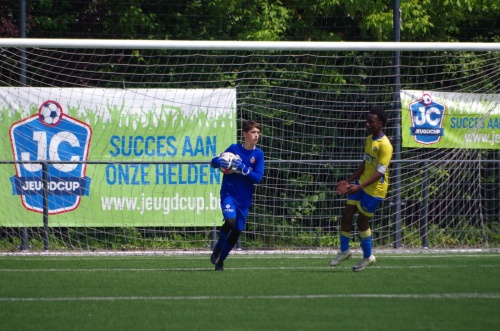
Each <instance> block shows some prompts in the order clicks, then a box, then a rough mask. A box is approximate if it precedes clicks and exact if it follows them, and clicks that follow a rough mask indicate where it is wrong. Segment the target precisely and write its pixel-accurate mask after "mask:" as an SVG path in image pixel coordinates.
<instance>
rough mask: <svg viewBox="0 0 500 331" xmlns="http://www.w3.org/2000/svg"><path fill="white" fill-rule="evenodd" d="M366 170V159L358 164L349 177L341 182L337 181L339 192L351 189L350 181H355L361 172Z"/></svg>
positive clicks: (342, 192)
mask: <svg viewBox="0 0 500 331" xmlns="http://www.w3.org/2000/svg"><path fill="white" fill-rule="evenodd" d="M363 171H365V161H363V162H361V163H360V164H359V165H358V168H357V169H356V170H355V171H354V172H353V173H352V175H350V176H349V177H347V179H345V180H341V181H340V182H338V183H337V194H344V193H346V192H347V190H348V189H349V186H350V183H351V182H353V181H355V180H356V179H358V178H359V176H361V174H362V173H363Z"/></svg>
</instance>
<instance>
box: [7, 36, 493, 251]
mask: <svg viewBox="0 0 500 331" xmlns="http://www.w3.org/2000/svg"><path fill="white" fill-rule="evenodd" d="M0 82H1V83H0V85H1V86H0V107H1V115H0V116H1V122H0V130H1V132H2V137H3V139H2V141H1V143H0V144H1V145H0V146H1V148H0V185H1V187H2V190H1V192H0V194H1V201H2V202H3V204H2V205H3V208H2V209H1V210H0V213H1V216H0V250H1V251H15V250H19V249H21V250H25V249H31V250H40V251H42V250H51V251H66V250H70V251H81V250H83V251H137V250H147V251H158V252H162V251H165V250H171V249H184V250H187V251H196V250H206V249H208V248H210V246H211V245H213V242H214V238H215V233H216V231H217V229H218V227H219V226H220V225H222V214H221V211H220V206H219V188H220V182H221V178H222V177H221V176H222V175H221V173H220V172H219V171H218V170H217V171H216V170H214V169H212V168H210V166H209V165H208V163H209V161H210V159H211V158H212V157H214V156H216V155H218V154H219V153H221V152H223V151H224V150H225V148H226V147H228V146H229V144H231V143H236V142H241V137H242V134H241V123H242V121H243V120H246V119H253V120H255V121H257V122H259V123H261V125H262V136H261V139H260V141H259V148H261V149H262V150H263V151H264V153H265V159H266V169H265V175H264V179H263V181H262V183H261V184H259V185H256V187H255V194H254V200H253V206H252V208H251V209H250V214H249V216H248V219H247V225H246V229H245V231H244V232H243V234H242V237H241V239H240V242H239V243H238V247H240V248H241V249H250V250H254V249H274V250H291V249H312V250H325V249H327V250H330V249H332V250H336V249H338V247H339V231H340V219H341V217H342V212H343V208H344V206H345V201H346V197H345V196H339V195H337V194H336V193H335V187H336V183H337V182H338V181H339V180H342V179H346V178H347V177H348V176H349V175H350V174H352V172H353V171H354V170H355V169H356V167H357V165H358V164H359V163H360V162H361V161H362V158H363V144H364V140H365V138H366V136H367V132H366V128H365V120H366V114H367V111H368V110H369V109H370V108H372V107H373V106H375V105H379V106H382V107H383V108H384V109H385V110H386V112H387V114H388V117H389V118H388V122H387V124H386V125H385V128H384V132H385V134H386V135H387V136H388V137H389V138H390V140H391V143H392V144H393V146H394V155H393V158H392V163H391V166H390V178H389V183H390V186H389V193H388V196H387V198H386V199H385V200H384V201H383V202H382V204H381V206H380V207H379V209H378V210H377V212H376V213H375V215H374V217H373V220H372V221H371V223H370V225H371V228H372V231H373V236H374V246H375V249H377V248H378V249H382V248H393V247H395V248H402V247H407V248H422V247H428V248H439V249H441V248H445V249H453V248H487V247H498V245H499V244H500V222H499V219H500V196H499V194H498V187H500V161H499V160H500V157H499V156H500V153H499V149H500V106H499V101H500V44H488V45H485V44H476V45H474V44H468V45H463V44H460V43H456V44H434V45H433V44H425V43H423V44H420V43H414V44H407V43H299V42H295V43H271V42H269V43H267V42H188V41H179V42H175V41H170V42H169V41H163V42H161V41H158V42H151V41H133V40H121V41H114V40H109V41H103V40H64V39H59V40H37V39H30V40H22V39H4V40H2V41H0ZM353 241H354V245H356V243H357V242H358V239H357V230H356V229H355V231H354V232H353Z"/></svg>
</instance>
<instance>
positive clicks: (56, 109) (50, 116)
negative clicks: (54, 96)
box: [38, 100, 63, 126]
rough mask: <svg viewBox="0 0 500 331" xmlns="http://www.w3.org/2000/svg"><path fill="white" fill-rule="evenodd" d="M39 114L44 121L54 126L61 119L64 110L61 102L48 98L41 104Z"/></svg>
mask: <svg viewBox="0 0 500 331" xmlns="http://www.w3.org/2000/svg"><path fill="white" fill-rule="evenodd" d="M38 114H39V116H40V120H41V121H42V123H44V124H47V125H50V126H54V125H57V124H58V123H59V122H60V121H61V118H62V114H63V111H62V107H61V105H60V104H59V103H57V102H55V101H52V100H48V101H45V102H44V103H43V104H42V105H41V106H40V109H39V111H38Z"/></svg>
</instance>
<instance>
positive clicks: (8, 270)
mask: <svg viewBox="0 0 500 331" xmlns="http://www.w3.org/2000/svg"><path fill="white" fill-rule="evenodd" d="M437 268H439V269H443V268H445V269H454V268H500V265H499V264H482V265H455V266H446V265H414V266H376V265H374V266H370V269H437ZM321 269H329V270H336V269H351V267H350V266H345V267H338V266H337V267H330V266H320V267H247V268H240V267H234V268H228V269H227V271H232V270H233V271H241V270H321ZM207 270H213V268H78V269H72V268H50V269H0V273H2V272H5V273H8V272H123V271H127V272H129V271H130V272H146V271H207Z"/></svg>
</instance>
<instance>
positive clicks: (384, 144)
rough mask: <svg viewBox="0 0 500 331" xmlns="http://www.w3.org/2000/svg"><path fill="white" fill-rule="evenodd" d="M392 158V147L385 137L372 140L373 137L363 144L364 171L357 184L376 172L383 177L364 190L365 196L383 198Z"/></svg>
mask: <svg viewBox="0 0 500 331" xmlns="http://www.w3.org/2000/svg"><path fill="white" fill-rule="evenodd" d="M391 158H392V145H391V142H390V141H389V138H387V136H386V135H383V136H382V137H380V138H377V139H373V136H371V135H370V136H369V137H367V138H366V142H365V154H364V157H363V159H364V162H365V170H364V171H363V173H362V174H361V176H360V177H359V182H360V183H363V182H365V181H366V180H367V179H368V178H370V177H371V176H372V175H373V174H374V173H375V172H376V171H378V172H381V173H382V174H383V176H382V177H381V178H380V180H378V181H376V182H375V183H372V184H371V185H369V186H367V187H365V188H364V191H365V192H366V194H369V195H371V196H373V197H379V198H385V196H386V195H387V188H388V187H389V163H390V162H391Z"/></svg>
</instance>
